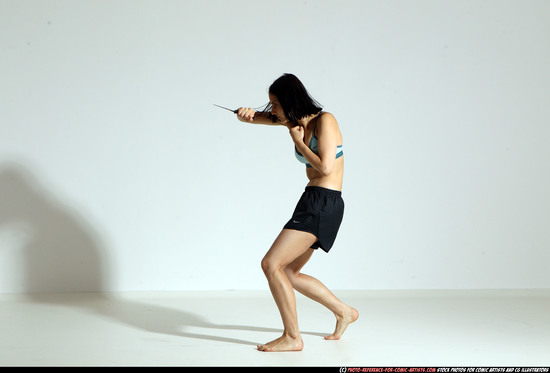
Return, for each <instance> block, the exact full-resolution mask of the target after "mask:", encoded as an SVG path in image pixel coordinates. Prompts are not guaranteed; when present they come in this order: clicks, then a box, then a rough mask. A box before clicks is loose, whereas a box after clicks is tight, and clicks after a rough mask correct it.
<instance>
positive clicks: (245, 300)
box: [0, 290, 550, 367]
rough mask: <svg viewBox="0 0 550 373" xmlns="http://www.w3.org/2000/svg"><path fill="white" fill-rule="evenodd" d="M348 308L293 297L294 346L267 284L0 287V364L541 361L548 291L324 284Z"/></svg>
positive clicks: (548, 338) (546, 342) (547, 330)
mask: <svg viewBox="0 0 550 373" xmlns="http://www.w3.org/2000/svg"><path fill="white" fill-rule="evenodd" d="M335 293H336V294H337V295H338V296H339V297H340V298H341V299H342V300H344V301H345V302H346V303H349V304H350V305H352V306H354V307H355V308H357V309H358V310H359V312H360V317H359V319H358V321H357V322H356V323H354V324H352V325H351V326H350V327H349V328H348V330H347V332H346V334H345V335H344V337H343V339H342V340H340V341H325V340H323V338H322V336H323V335H326V334H330V333H331V332H332V331H333V328H334V319H333V316H332V314H331V313H330V312H329V311H327V310H326V309H324V308H323V307H322V306H320V305H318V304H317V303H315V302H313V301H311V300H309V299H307V298H304V297H303V296H301V295H299V294H298V295H297V301H298V314H299V321H300V327H301V330H302V333H303V335H302V337H303V340H304V343H305V347H304V350H303V351H301V352H290V353H289V352H286V353H265V352H259V351H256V344H259V343H265V342H268V341H270V340H272V339H275V338H277V337H278V336H279V335H280V334H281V322H280V317H279V314H278V312H277V309H276V307H275V304H274V302H273V300H272V298H271V296H270V294H269V293H268V292H240V291H231V292H178V293H173V292H167V293H165V292H158V293H120V294H106V295H97V294H59V295H40V296H32V297H29V296H24V295H6V294H4V295H0V329H1V330H0V365H1V366H461V367H462V366H499V367H502V366H549V365H550V291H548V290H531V291H335Z"/></svg>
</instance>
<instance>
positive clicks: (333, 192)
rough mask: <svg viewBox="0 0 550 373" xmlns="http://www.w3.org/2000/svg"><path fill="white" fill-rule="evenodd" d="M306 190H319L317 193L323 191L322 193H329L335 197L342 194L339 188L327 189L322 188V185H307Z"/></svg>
mask: <svg viewBox="0 0 550 373" xmlns="http://www.w3.org/2000/svg"><path fill="white" fill-rule="evenodd" d="M306 192H319V193H324V194H331V195H334V196H337V197H340V196H342V191H340V190H335V189H328V188H323V187H320V186H307V187H306Z"/></svg>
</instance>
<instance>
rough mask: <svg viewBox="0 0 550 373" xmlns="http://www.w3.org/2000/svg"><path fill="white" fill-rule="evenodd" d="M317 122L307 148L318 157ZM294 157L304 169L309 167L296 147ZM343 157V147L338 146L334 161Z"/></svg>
mask: <svg viewBox="0 0 550 373" xmlns="http://www.w3.org/2000/svg"><path fill="white" fill-rule="evenodd" d="M321 114H322V112H320V113H319V114H318V117H317V121H318V120H319V116H321ZM317 121H316V122H315V127H313V135H312V136H311V141H310V142H309V148H310V149H311V151H312V152H314V153H315V154H317V155H319V142H318V139H317V136H315V130H316V129H317ZM294 155H295V156H296V159H298V161H300V162H301V163H304V164H305V165H306V167H311V165H310V164H309V162H308V161H307V159H306V157H304V156H303V155H302V153H300V152H299V151H298V149H297V148H296V145H295V146H294ZM343 155H344V145H338V146H337V147H336V159H338V158H340V157H341V156H343Z"/></svg>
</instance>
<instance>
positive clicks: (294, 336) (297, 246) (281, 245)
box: [258, 229, 317, 351]
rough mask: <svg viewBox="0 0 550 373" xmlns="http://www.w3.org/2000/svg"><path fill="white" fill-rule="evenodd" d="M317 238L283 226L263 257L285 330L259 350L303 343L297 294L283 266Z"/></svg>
mask: <svg viewBox="0 0 550 373" xmlns="http://www.w3.org/2000/svg"><path fill="white" fill-rule="evenodd" d="M316 240H317V238H316V237H315V236H314V235H313V234H311V233H307V232H301V231H297V230H292V229H283V230H282V231H281V233H280V234H279V236H278V237H277V239H276V240H275V242H274V243H273V245H272V246H271V248H270V249H269V251H268V252H267V254H266V255H265V257H264V258H263V259H262V269H263V271H264V273H265V276H266V278H267V281H268V283H269V289H270V290H271V294H272V295H273V298H274V299H275V303H276V304H277V307H278V308H279V312H280V314H281V318H282V319H283V326H284V332H283V335H282V336H281V337H280V338H278V339H276V340H274V341H271V342H269V343H266V344H265V345H259V346H258V350H260V351H300V350H302V348H303V342H302V338H301V336H300V330H299V328H298V316H297V313H296V297H295V295H294V289H293V288H292V284H291V283H290V281H289V279H288V277H287V275H286V273H285V267H286V266H287V265H288V264H290V263H292V262H293V261H294V260H296V258H298V257H300V256H301V255H303V254H304V253H305V252H306V251H307V250H309V248H310V247H311V245H312V244H313V243H314V242H315V241H316Z"/></svg>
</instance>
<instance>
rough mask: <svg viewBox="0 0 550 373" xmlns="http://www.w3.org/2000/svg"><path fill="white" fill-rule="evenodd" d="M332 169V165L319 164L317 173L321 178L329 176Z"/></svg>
mask: <svg viewBox="0 0 550 373" xmlns="http://www.w3.org/2000/svg"><path fill="white" fill-rule="evenodd" d="M333 169H334V165H329V164H325V163H321V167H320V170H319V173H320V174H321V175H322V176H329V175H330V174H331V173H332V171H333Z"/></svg>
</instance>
